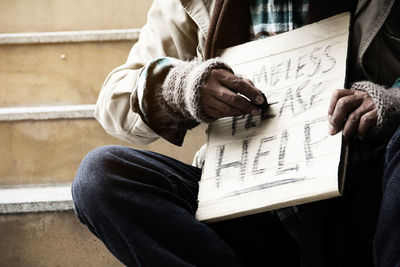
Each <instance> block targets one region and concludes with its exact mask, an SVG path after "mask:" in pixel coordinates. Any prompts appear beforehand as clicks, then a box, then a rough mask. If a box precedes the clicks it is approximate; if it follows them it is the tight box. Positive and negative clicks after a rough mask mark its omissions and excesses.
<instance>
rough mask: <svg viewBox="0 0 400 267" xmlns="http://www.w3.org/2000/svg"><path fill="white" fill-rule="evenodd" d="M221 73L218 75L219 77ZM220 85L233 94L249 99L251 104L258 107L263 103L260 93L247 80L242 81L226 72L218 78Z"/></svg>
mask: <svg viewBox="0 0 400 267" xmlns="http://www.w3.org/2000/svg"><path fill="white" fill-rule="evenodd" d="M221 74H222V73H219V75H221ZM219 81H220V82H221V84H222V85H224V86H225V87H227V88H229V89H230V90H232V91H233V92H236V93H240V94H242V95H244V96H246V97H247V98H248V99H250V100H251V101H252V102H253V103H255V104H257V105H260V104H262V103H263V102H264V98H263V97H262V95H261V91H260V90H258V89H257V88H256V87H255V86H254V84H253V83H252V82H251V81H250V80H248V79H242V78H240V77H237V76H236V75H234V74H232V73H230V72H226V73H223V74H222V75H221V76H220V80H219Z"/></svg>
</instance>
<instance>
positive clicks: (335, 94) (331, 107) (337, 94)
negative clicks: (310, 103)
mask: <svg viewBox="0 0 400 267" xmlns="http://www.w3.org/2000/svg"><path fill="white" fill-rule="evenodd" d="M353 94H354V91H353V90H348V89H337V90H335V91H334V92H333V94H332V97H331V101H330V103H329V108H328V115H329V116H332V115H333V111H334V110H335V107H336V103H337V102H338V100H339V99H340V98H342V97H344V96H348V95H353Z"/></svg>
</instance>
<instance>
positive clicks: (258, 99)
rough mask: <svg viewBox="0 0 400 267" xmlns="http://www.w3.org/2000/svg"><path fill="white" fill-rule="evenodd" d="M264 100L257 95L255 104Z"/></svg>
mask: <svg viewBox="0 0 400 267" xmlns="http://www.w3.org/2000/svg"><path fill="white" fill-rule="evenodd" d="M263 102H264V98H263V97H262V96H260V95H259V96H257V97H256V104H258V105H260V104H262V103H263Z"/></svg>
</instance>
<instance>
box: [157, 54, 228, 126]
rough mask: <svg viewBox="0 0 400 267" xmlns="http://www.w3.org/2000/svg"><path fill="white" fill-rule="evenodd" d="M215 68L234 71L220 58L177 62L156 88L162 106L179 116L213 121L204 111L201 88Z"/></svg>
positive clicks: (174, 115)
mask: <svg viewBox="0 0 400 267" xmlns="http://www.w3.org/2000/svg"><path fill="white" fill-rule="evenodd" d="M213 69H226V70H228V71H230V72H232V69H231V68H230V67H229V66H228V65H226V64H225V63H224V62H222V61H221V60H220V59H209V60H207V61H205V62H203V61H201V60H198V59H196V60H193V61H189V62H182V63H180V64H178V65H176V66H174V67H173V68H172V69H171V70H170V71H169V73H168V75H167V77H166V78H165V80H164V82H163V84H162V85H161V86H160V87H159V88H157V90H156V94H157V98H159V100H160V105H161V108H162V110H163V111H164V112H165V113H166V114H169V115H171V116H172V117H175V118H178V119H195V120H196V121H198V122H206V123H209V122H212V121H214V119H213V118H211V117H209V116H208V115H207V114H206V113H205V111H204V110H203V108H202V105H201V102H200V89H201V88H202V87H203V85H204V84H205V83H206V81H207V79H208V76H209V74H210V72H211V71H212V70H213Z"/></svg>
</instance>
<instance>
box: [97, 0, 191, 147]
mask: <svg viewBox="0 0 400 267" xmlns="http://www.w3.org/2000/svg"><path fill="white" fill-rule="evenodd" d="M197 46H198V27H197V25H196V24H195V23H194V21H193V20H192V19H191V18H190V17H189V16H188V14H187V13H186V12H185V10H184V8H183V7H182V6H181V4H180V2H179V1H174V0H156V1H155V2H154V3H153V5H152V7H151V8H150V11H149V13H148V18H147V23H146V25H145V26H144V27H143V28H142V30H141V33H140V36H139V40H138V42H137V43H136V44H135V45H134V46H133V48H132V49H131V52H130V53H129V56H128V59H127V61H126V63H125V64H124V65H122V66H120V67H118V68H116V69H114V70H113V71H112V72H111V73H110V74H109V76H108V77H107V79H106V81H105V82H104V84H103V87H102V89H101V91H100V94H99V97H98V100H97V103H96V109H95V117H96V119H97V120H98V121H99V122H100V124H101V125H102V126H103V128H104V129H105V130H106V131H107V132H108V133H109V134H111V135H113V136H115V137H117V138H120V139H123V140H126V141H129V142H133V143H137V144H148V143H150V142H152V141H154V140H156V139H157V138H158V137H159V135H160V131H158V132H157V130H159V129H156V131H155V129H152V128H151V127H150V126H149V125H157V121H151V120H161V121H162V120H163V117H162V114H158V117H157V116H156V117H155V116H152V117H151V116H150V117H151V118H150V121H149V120H147V119H148V118H149V116H147V115H148V114H144V113H143V112H142V110H141V109H140V105H139V103H141V102H142V99H139V97H138V92H148V91H149V92H150V91H152V90H149V89H152V88H145V87H144V86H149V84H148V83H145V82H140V77H141V76H142V77H143V76H146V75H149V74H148V73H147V74H146V75H145V74H143V72H144V71H145V70H146V68H147V69H148V68H149V67H150V68H151V66H152V63H153V62H154V60H155V59H157V58H165V57H170V58H174V59H176V60H175V61H173V62H171V63H170V64H165V66H161V67H160V68H161V70H159V71H157V72H154V73H150V75H152V76H151V77H150V78H151V79H152V80H154V81H157V84H160V83H161V84H162V83H163V79H165V77H166V72H165V71H163V69H166V70H169V69H171V67H173V66H175V65H177V64H179V62H183V61H187V60H191V59H193V58H194V57H195V56H196V51H197ZM167 72H168V71H167ZM152 85H153V86H154V83H152ZM153 91H154V90H153ZM142 96H143V93H142ZM145 97H147V100H148V103H150V104H151V101H152V100H151V97H152V96H151V95H149V94H147V96H145ZM152 108H153V109H154V107H152ZM155 108H156V109H157V107H155ZM150 112H153V113H154V114H157V110H150ZM166 125H170V124H166ZM177 125H178V126H179V127H176V129H173V130H171V129H167V130H166V131H165V132H166V133H167V134H166V136H167V140H168V136H169V137H173V138H172V139H174V138H175V137H174V136H178V137H180V138H178V139H182V140H183V136H184V135H185V133H186V129H187V128H190V127H193V126H194V125H195V123H193V120H190V121H184V122H182V121H181V122H179V123H176V124H174V125H173V126H172V127H175V126H177ZM182 140H169V141H173V143H175V144H178V145H179V144H180V143H181V142H182Z"/></svg>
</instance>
